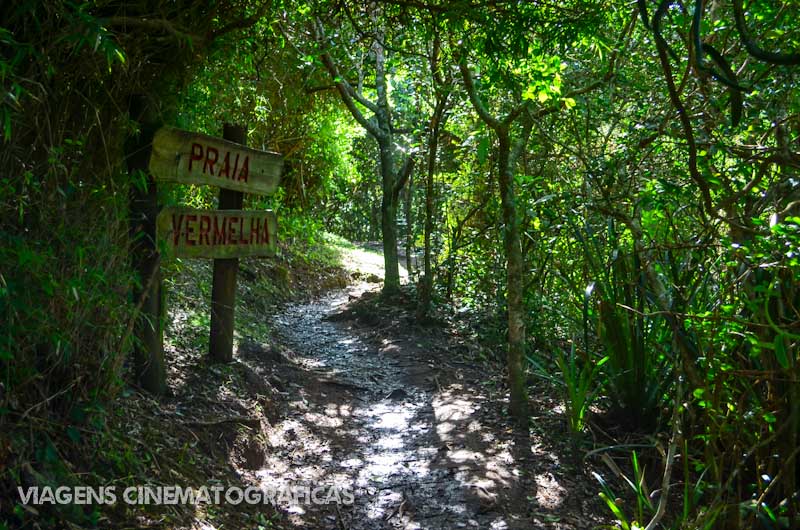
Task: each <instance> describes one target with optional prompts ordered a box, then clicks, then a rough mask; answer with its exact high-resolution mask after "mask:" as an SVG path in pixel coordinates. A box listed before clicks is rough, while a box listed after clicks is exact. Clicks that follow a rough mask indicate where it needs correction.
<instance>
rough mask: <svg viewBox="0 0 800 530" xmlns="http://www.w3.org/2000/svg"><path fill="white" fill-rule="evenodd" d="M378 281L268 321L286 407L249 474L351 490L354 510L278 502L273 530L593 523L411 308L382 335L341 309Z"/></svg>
mask: <svg viewBox="0 0 800 530" xmlns="http://www.w3.org/2000/svg"><path fill="white" fill-rule="evenodd" d="M369 289H372V292H370V291H369ZM375 289H376V287H375V285H374V284H366V283H361V284H358V285H354V286H351V287H350V288H348V289H345V290H340V291H335V292H333V293H330V294H328V295H327V296H324V297H322V298H320V299H318V300H314V301H311V302H306V303H301V304H296V305H290V306H288V307H286V308H285V309H284V310H283V311H282V313H280V314H279V315H277V316H276V317H275V319H274V322H273V325H274V326H275V328H276V339H277V341H278V342H279V343H280V344H282V345H283V346H282V348H281V353H280V355H279V356H280V360H279V361H280V362H279V363H277V370H276V371H275V372H273V373H274V376H273V379H272V381H273V383H275V384H276V385H277V386H279V387H282V389H283V395H284V398H285V403H284V405H283V410H282V411H281V419H279V420H278V421H276V422H275V423H274V425H273V426H272V428H271V430H270V432H269V446H270V447H271V449H270V450H269V451H268V455H267V460H266V462H265V464H264V466H263V467H262V469H260V470H259V471H257V472H256V478H257V481H258V482H259V484H260V485H261V486H262V487H264V488H282V487H291V486H292V485H297V484H306V485H309V484H311V485H319V484H327V485H332V484H335V485H338V486H340V487H347V488H351V490H352V491H353V493H354V502H353V503H352V504H349V505H346V504H335V503H333V504H328V505H315V504H309V503H300V504H295V505H284V506H283V509H284V513H285V518H284V520H283V521H282V522H281V523H280V524H281V526H283V527H285V528H320V529H337V530H343V529H353V530H366V529H381V528H386V529H389V528H392V529H395V528H403V529H451V528H482V529H483V528H485V529H516V528H531V527H548V528H588V527H591V524H589V525H588V526H587V525H586V524H587V523H588V519H591V517H590V518H588V519H587V518H584V517H583V516H582V515H581V514H582V513H586V509H587V508H586V506H584V503H583V500H582V497H583V495H585V493H584V492H582V491H576V493H577V495H567V493H568V491H567V490H568V489H571V485H572V486H575V485H576V484H577V482H575V481H572V482H570V480H569V479H567V478H564V477H563V475H565V474H566V475H569V473H570V472H571V470H570V469H569V468H568V466H564V465H563V464H562V462H561V461H560V458H559V456H558V455H556V454H554V453H553V451H552V450H551V449H548V448H547V447H544V446H543V445H542V444H541V443H539V442H537V440H536V438H535V437H533V438H532V437H530V436H529V435H522V434H520V433H515V432H514V430H513V429H512V428H511V427H510V423H509V422H508V421H507V418H505V417H504V415H503V413H502V410H503V404H502V403H499V402H498V401H497V399H498V398H497V396H496V395H494V396H491V395H490V393H491V391H490V389H488V388H487V387H486V386H485V384H484V383H485V381H486V377H484V376H485V374H483V373H481V371H480V369H477V368H474V367H472V366H471V364H470V363H465V362H463V361H459V360H458V355H456V353H455V351H454V349H453V348H454V345H453V344H452V340H451V339H447V340H445V339H443V338H442V336H441V331H440V330H437V329H435V328H434V329H432V330H428V331H420V329H419V328H414V325H413V323H412V322H411V317H410V316H409V317H408V327H407V328H406V327H405V325H404V323H403V322H402V321H401V322H400V323H399V325H398V322H395V323H394V326H392V329H391V330H389V329H388V327H386V323H385V322H383V321H382V320H381V318H378V317H377V316H374V315H370V314H366V315H360V318H354V317H353V315H351V314H348V311H347V308H348V307H349V305H351V304H352V303H353V301H358V300H359V298H360V297H362V296H372V297H374V298H375V299H377V297H376V296H375V294H374V290H375ZM401 320H402V319H401ZM404 329H405V331H403V330H404ZM455 346H457V345H455ZM456 349H457V348H456ZM577 489H578V490H580V489H581V488H577ZM567 497H571V498H572V500H573V502H572V503H571V505H570V507H569V508H568V509H567V506H568V503H567V502H566V500H567Z"/></svg>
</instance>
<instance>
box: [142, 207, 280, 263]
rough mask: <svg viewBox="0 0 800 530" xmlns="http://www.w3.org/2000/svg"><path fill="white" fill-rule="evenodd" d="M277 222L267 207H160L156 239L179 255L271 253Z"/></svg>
mask: <svg viewBox="0 0 800 530" xmlns="http://www.w3.org/2000/svg"><path fill="white" fill-rule="evenodd" d="M277 233H278V222H277V219H276V217H275V213H274V212H272V211H270V210H264V211H249V210H248V211H245V210H197V209H194V208H164V209H163V210H161V213H160V214H159V215H158V239H159V241H161V242H162V243H163V244H164V245H165V246H166V252H167V253H168V254H169V255H171V256H175V257H179V258H214V259H219V258H242V257H246V256H274V255H275V250H276V248H277Z"/></svg>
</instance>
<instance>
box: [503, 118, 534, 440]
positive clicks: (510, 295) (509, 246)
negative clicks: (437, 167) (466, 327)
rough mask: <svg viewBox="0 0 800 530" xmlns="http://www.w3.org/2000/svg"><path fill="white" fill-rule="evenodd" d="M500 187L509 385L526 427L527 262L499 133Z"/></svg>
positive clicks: (507, 154) (507, 148)
mask: <svg viewBox="0 0 800 530" xmlns="http://www.w3.org/2000/svg"><path fill="white" fill-rule="evenodd" d="M497 137H498V141H499V142H498V143H499V145H498V168H497V169H498V184H499V187H500V199H501V202H502V206H503V208H502V209H503V224H504V225H505V230H504V232H503V240H504V243H505V251H506V274H507V279H506V293H507V294H506V307H507V311H508V358H507V365H508V386H509V389H510V391H511V415H512V416H513V417H514V419H515V420H516V421H517V422H518V423H519V424H520V425H523V426H527V422H528V394H527V388H526V385H525V372H524V370H523V359H524V355H525V306H524V303H523V299H522V294H523V289H524V286H525V283H524V259H523V256H522V244H521V241H520V235H519V220H518V218H517V207H516V197H515V193H514V172H513V170H512V168H511V141H510V140H509V137H508V131H506V130H498V131H497Z"/></svg>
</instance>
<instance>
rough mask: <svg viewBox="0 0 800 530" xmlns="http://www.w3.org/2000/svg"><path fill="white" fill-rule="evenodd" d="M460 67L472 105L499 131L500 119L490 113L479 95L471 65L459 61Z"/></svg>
mask: <svg viewBox="0 0 800 530" xmlns="http://www.w3.org/2000/svg"><path fill="white" fill-rule="evenodd" d="M458 68H459V70H461V77H463V78H464V88H466V89H467V95H468V96H469V100H470V101H471V102H472V106H473V107H475V111H476V112H477V113H478V116H480V118H481V119H482V120H483V121H484V122H485V123H486V125H488V126H489V127H490V128H492V129H494V130H495V131H497V130H498V129H500V128H501V124H500V121H498V120H497V118H495V117H494V116H492V115H491V114H489V110H488V109H487V108H486V106H485V105H484V104H483V101H482V100H481V98H480V96H479V95H478V92H477V90H475V82H474V80H473V79H472V72H471V71H470V69H469V67H468V66H467V65H466V64H465V63H464V62H463V61H459V63H458Z"/></svg>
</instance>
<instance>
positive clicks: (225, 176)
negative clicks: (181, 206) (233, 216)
mask: <svg viewBox="0 0 800 530" xmlns="http://www.w3.org/2000/svg"><path fill="white" fill-rule="evenodd" d="M282 167H283V158H282V157H281V156H280V155H279V154H277V153H270V152H268V151H257V150H255V149H250V148H249V147H245V146H243V145H241V144H237V143H235V142H230V141H228V140H222V139H220V138H214V137H213V136H208V135H206V134H201V133H193V132H187V131H182V130H180V129H174V128H172V127H164V128H162V129H159V130H158V132H156V134H155V137H154V138H153V152H152V155H151V156H150V172H151V173H152V174H153V176H154V177H155V178H157V179H159V180H166V181H171V182H180V183H183V184H209V185H212V186H219V187H221V188H227V189H231V190H236V191H243V192H247V193H256V194H270V193H273V192H274V191H275V189H276V188H277V187H278V181H279V180H280V175H281V169H282Z"/></svg>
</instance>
